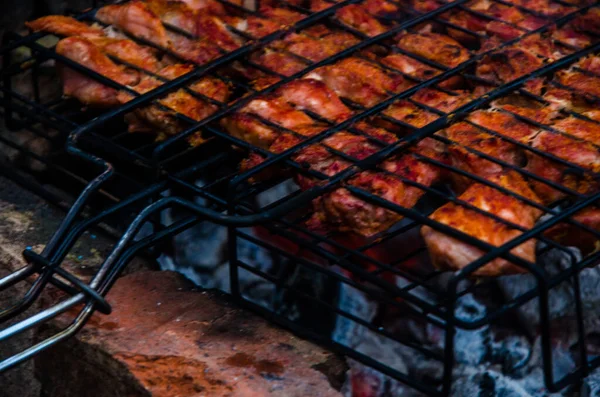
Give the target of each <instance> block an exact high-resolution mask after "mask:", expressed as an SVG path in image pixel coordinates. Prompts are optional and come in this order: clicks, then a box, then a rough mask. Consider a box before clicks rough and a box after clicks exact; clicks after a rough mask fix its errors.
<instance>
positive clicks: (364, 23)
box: [335, 4, 387, 36]
mask: <svg viewBox="0 0 600 397" xmlns="http://www.w3.org/2000/svg"><path fill="white" fill-rule="evenodd" d="M335 15H336V17H337V18H338V19H339V20H340V22H342V23H344V24H346V25H348V26H350V27H352V28H354V29H356V30H358V31H359V32H362V33H364V34H366V35H367V36H377V35H380V34H382V33H385V32H386V31H387V29H386V28H385V26H383V25H382V24H381V22H379V21H378V20H377V18H375V17H374V16H372V15H370V14H368V13H367V12H365V9H364V8H363V7H362V6H361V5H360V4H351V5H348V6H346V7H342V8H340V9H339V10H338V11H337V12H336V13H335Z"/></svg>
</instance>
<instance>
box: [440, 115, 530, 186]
mask: <svg viewBox="0 0 600 397" xmlns="http://www.w3.org/2000/svg"><path fill="white" fill-rule="evenodd" d="M467 120H468V122H460V123H457V124H454V125H452V126H450V127H449V128H447V129H446V130H445V131H444V135H445V136H446V137H447V138H448V139H449V140H450V141H451V143H450V144H448V154H449V156H450V161H451V163H452V165H454V166H455V167H457V168H459V169H461V170H463V171H467V172H469V173H471V174H474V175H477V176H479V177H483V178H489V177H491V176H492V175H495V174H499V173H501V172H502V171H503V169H504V166H503V165H502V164H498V163H496V162H494V161H491V160H488V159H486V158H484V157H483V155H487V156H490V157H492V158H494V159H497V160H500V161H502V162H505V163H507V164H509V165H513V166H521V165H523V163H524V161H525V159H524V154H523V149H522V148H520V147H519V146H518V145H516V144H514V143H512V142H511V141H510V140H514V141H516V142H521V143H527V142H528V141H529V139H530V138H531V137H532V136H533V135H534V134H535V133H536V132H537V130H538V129H537V128H535V127H534V126H531V125H529V124H527V123H525V122H522V121H519V120H517V119H516V118H515V117H514V116H512V115H510V114H507V113H504V112H492V111H483V110H479V111H476V112H474V113H472V114H471V115H470V116H469V117H468V118H467ZM479 127H482V128H479ZM475 151H477V152H475ZM480 153H482V154H483V155H482V154H480ZM452 179H453V182H454V185H455V187H456V189H457V190H458V191H463V190H465V189H466V188H467V187H468V186H469V185H471V184H472V183H473V182H474V181H473V179H471V178H469V177H466V176H463V175H460V174H458V173H453V174H452Z"/></svg>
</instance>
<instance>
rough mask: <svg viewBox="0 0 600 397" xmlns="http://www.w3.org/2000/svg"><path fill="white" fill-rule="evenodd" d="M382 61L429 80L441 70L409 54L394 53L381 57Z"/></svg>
mask: <svg viewBox="0 0 600 397" xmlns="http://www.w3.org/2000/svg"><path fill="white" fill-rule="evenodd" d="M381 63H383V64H384V65H387V66H389V67H391V68H394V69H396V70H398V71H400V72H402V73H404V74H407V75H409V76H412V77H415V78H417V79H419V80H428V79H430V78H432V77H433V76H437V75H438V74H440V73H441V72H440V71H439V70H437V69H434V68H432V67H430V66H427V65H425V64H424V63H422V62H419V61H417V60H416V59H414V58H411V57H409V56H408V55H403V54H392V55H388V56H386V57H385V58H382V59H381Z"/></svg>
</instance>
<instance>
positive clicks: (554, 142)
mask: <svg viewBox="0 0 600 397" xmlns="http://www.w3.org/2000/svg"><path fill="white" fill-rule="evenodd" d="M562 128H565V125H564V124H563V126H562ZM568 133H569V135H573V136H577V134H581V135H582V136H584V137H588V136H590V132H589V131H582V132H578V131H577V130H574V129H569V130H568ZM592 142H595V143H596V142H598V141H597V140H595V141H592ZM532 146H533V147H534V148H536V149H538V150H540V151H542V152H544V153H547V154H549V155H552V156H554V157H558V158H559V159H561V160H564V161H566V162H568V163H570V164H573V165H574V167H570V166H568V165H563V164H561V163H559V162H556V161H553V160H552V159H551V158H548V157H544V156H542V155H538V154H536V153H533V152H529V151H528V152H527V157H528V163H527V169H528V170H529V171H530V172H532V173H534V174H536V175H538V176H540V177H542V178H544V179H546V180H549V181H551V182H554V183H556V184H559V185H562V186H564V187H566V188H568V189H571V190H574V191H576V192H579V193H582V194H588V193H591V192H594V191H597V190H598V183H597V182H596V181H594V180H592V178H591V176H590V175H581V171H580V170H581V169H583V170H588V171H591V172H594V173H597V172H599V171H600V152H599V151H598V147H597V146H595V145H593V144H592V143H590V142H589V141H582V140H578V139H574V138H570V137H568V136H566V135H562V134H560V133H553V132H550V131H543V132H541V133H540V134H538V135H537V136H536V137H535V138H534V139H533V141H532ZM575 167H577V168H579V170H578V169H577V168H575ZM569 168H572V169H574V170H575V171H573V170H569ZM531 184H532V187H533V189H534V191H535V192H536V193H537V194H538V196H539V197H540V198H541V199H542V200H544V202H545V203H552V202H554V201H556V200H559V199H561V198H563V197H565V196H566V193H565V192H563V191H560V190H557V189H555V188H553V187H551V186H550V185H548V184H546V183H543V182H539V181H532V182H531Z"/></svg>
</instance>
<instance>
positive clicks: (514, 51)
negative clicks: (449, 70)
mask: <svg viewBox="0 0 600 397" xmlns="http://www.w3.org/2000/svg"><path fill="white" fill-rule="evenodd" d="M542 64H543V60H542V59H540V58H538V57H537V56H536V55H535V54H533V53H532V52H530V51H528V50H525V49H520V48H506V49H503V50H500V51H495V52H493V53H491V54H488V55H486V56H485V57H484V58H483V59H482V60H481V61H480V62H479V63H478V64H477V69H476V75H477V77H480V78H482V79H485V80H487V81H489V82H491V83H495V84H503V83H507V82H509V81H512V80H514V79H516V78H519V77H521V76H523V75H525V74H527V73H530V72H532V71H534V70H535V69H539V68H540V67H541V66H542Z"/></svg>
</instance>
